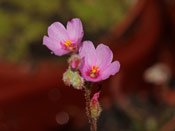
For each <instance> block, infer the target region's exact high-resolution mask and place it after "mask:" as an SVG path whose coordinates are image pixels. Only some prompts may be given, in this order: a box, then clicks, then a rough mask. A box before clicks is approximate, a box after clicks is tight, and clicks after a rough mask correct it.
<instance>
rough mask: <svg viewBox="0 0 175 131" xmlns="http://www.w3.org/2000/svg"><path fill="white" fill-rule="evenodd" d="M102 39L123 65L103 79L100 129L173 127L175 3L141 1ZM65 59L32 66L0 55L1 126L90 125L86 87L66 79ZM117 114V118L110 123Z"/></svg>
mask: <svg viewBox="0 0 175 131" xmlns="http://www.w3.org/2000/svg"><path fill="white" fill-rule="evenodd" d="M100 42H102V43H105V44H108V45H109V46H110V48H111V49H112V50H113V52H114V59H115V60H119V61H120V64H121V70H120V72H119V73H118V74H117V75H116V76H114V77H111V78H110V79H108V80H106V81H104V82H102V83H101V84H102V94H101V96H100V102H101V104H102V107H103V108H104V113H103V112H102V116H101V118H99V124H98V126H99V130H101V131H103V130H106V131H116V130H119V131H137V130H138V131H143V130H144V131H152V130H153V129H157V130H162V131H170V130H171V129H173V126H174V127H175V121H173V117H172V116H173V115H171V112H172V110H173V106H174V104H175V88H174V80H175V79H174V77H175V68H174V64H175V62H174V60H175V51H174V50H175V2H174V1H173V0H138V1H137V2H136V4H135V5H133V6H132V7H131V8H130V9H129V10H128V11H127V14H126V15H125V16H124V17H123V19H122V20H120V22H119V23H117V24H116V25H115V26H114V27H113V28H112V30H111V31H110V32H108V33H107V34H105V35H103V36H100V37H98V38H97V41H96V44H98V43H100ZM41 44H42V42H41ZM35 50H37V49H35ZM66 64H67V63H66V60H65V61H64V62H63V61H62V62H61V63H60V62H59V59H58V60H57V61H54V60H49V59H48V58H46V59H42V60H41V61H40V62H39V63H37V64H36V65H35V66H34V67H33V66H31V65H30V64H29V63H14V62H10V61H8V60H5V59H3V58H2V57H0V131H24V130H25V131H31V130H32V131H56V130H57V131H59V130H60V131H64V130H65V131H78V130H80V131H86V130H88V125H87V119H86V114H85V110H84V109H85V104H84V102H85V100H84V95H83V93H84V92H83V91H77V90H74V89H73V88H71V87H66V86H65V85H64V83H63V82H62V74H63V72H64V71H65V70H66V68H67V67H66V66H65V65H66ZM150 68H151V69H152V70H151V71H148V70H150ZM162 68H163V69H162ZM157 70H158V71H157ZM162 70H163V73H162V74H159V71H160V72H161V71H162ZM156 71H157V72H158V73H157V72H156ZM146 72H148V73H146ZM153 72H156V73H155V75H150V74H151V73H153ZM159 76H163V78H161V80H159ZM166 76H167V77H166ZM157 77H158V78H157ZM154 78H155V79H154ZM156 78H157V79H158V80H157V79H156ZM96 87H97V85H94V87H93V89H94V91H96ZM113 113H116V120H111V125H110V124H105V122H106V121H105V119H107V120H108V119H109V117H110V115H113ZM167 114H168V115H167ZM110 118H111V117H110ZM120 118H121V119H120ZM112 119H115V117H114V118H113V117H112ZM174 119H175V118H174ZM138 121H140V122H143V123H144V125H143V126H141V127H137V125H139V124H135V122H138ZM138 123H139V122H138ZM155 123H156V124H155ZM116 125H120V126H116ZM121 125H123V126H121ZM126 125H127V126H126ZM155 125H156V126H155ZM112 126H114V127H113V128H111V127H112ZM152 126H153V128H151V127H152ZM103 127H104V128H103ZM149 127H150V128H149ZM141 129H143V130H141Z"/></svg>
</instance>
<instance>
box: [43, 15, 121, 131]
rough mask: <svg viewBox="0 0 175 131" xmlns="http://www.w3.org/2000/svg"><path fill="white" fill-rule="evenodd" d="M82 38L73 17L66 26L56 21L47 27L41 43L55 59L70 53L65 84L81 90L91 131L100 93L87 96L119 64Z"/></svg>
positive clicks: (94, 127) (101, 46) (109, 53)
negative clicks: (94, 85)
mask: <svg viewBox="0 0 175 131" xmlns="http://www.w3.org/2000/svg"><path fill="white" fill-rule="evenodd" d="M83 36H84V31H83V26H82V22H81V20H80V19H78V18H74V19H72V20H71V21H68V22H67V25H66V27H64V25H62V24H61V23H60V22H54V23H53V24H51V25H50V26H49V27H48V36H44V38H43V44H44V45H45V46H46V47H47V48H49V49H50V50H51V52H52V53H53V54H54V55H56V56H63V55H65V54H70V58H69V59H68V64H69V67H68V69H67V70H66V71H65V73H64V74H63V81H64V83H65V85H67V86H72V87H73V88H75V89H78V90H84V91H85V100H86V114H87V117H88V120H89V124H90V127H91V128H90V129H91V131H96V130H97V120H98V117H99V115H100V113H101V111H102V108H101V106H100V103H99V101H98V98H99V95H100V92H101V91H100V90H98V92H96V93H95V94H93V97H92V98H90V95H91V86H92V84H94V83H97V82H100V81H102V80H105V79H108V78H109V77H110V76H111V75H115V74H116V73H117V72H118V71H119V69H120V63H119V62H118V61H114V62H112V60H113V53H112V51H111V49H110V48H109V47H108V46H106V45H104V44H99V45H98V46H97V47H96V48H95V47H94V44H93V42H91V41H89V40H87V41H83V42H82V38H83Z"/></svg>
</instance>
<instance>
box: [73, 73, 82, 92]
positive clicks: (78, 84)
mask: <svg viewBox="0 0 175 131" xmlns="http://www.w3.org/2000/svg"><path fill="white" fill-rule="evenodd" d="M83 85H84V79H83V78H82V77H81V76H80V74H79V73H78V72H77V71H76V72H74V78H73V81H72V86H73V87H74V88H75V89H78V90H80V89H82V88H83Z"/></svg>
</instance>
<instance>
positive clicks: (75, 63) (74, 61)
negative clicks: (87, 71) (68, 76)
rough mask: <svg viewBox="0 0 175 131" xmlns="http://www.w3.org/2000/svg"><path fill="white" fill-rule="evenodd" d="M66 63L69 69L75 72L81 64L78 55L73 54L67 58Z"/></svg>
mask: <svg viewBox="0 0 175 131" xmlns="http://www.w3.org/2000/svg"><path fill="white" fill-rule="evenodd" d="M68 63H69V66H70V67H71V69H73V70H77V69H79V67H80V64H81V58H80V56H79V55H77V54H74V55H72V56H71V57H70V58H69V60H68Z"/></svg>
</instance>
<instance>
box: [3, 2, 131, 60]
mask: <svg viewBox="0 0 175 131" xmlns="http://www.w3.org/2000/svg"><path fill="white" fill-rule="evenodd" d="M128 7H129V2H128V0H1V1H0V39H1V43H0V58H3V59H8V60H12V61H21V60H26V59H27V58H31V56H35V55H36V54H35V53H34V51H33V50H31V49H30V47H31V45H39V46H42V38H43V35H44V34H47V27H48V26H49V25H50V24H51V23H53V22H54V21H61V22H63V23H64V24H66V21H68V20H70V19H72V18H73V17H79V18H80V19H81V20H82V21H83V25H84V29H85V34H86V35H87V36H95V37H96V36H98V34H102V33H103V32H104V31H108V30H109V29H110V28H111V27H112V26H113V25H114V24H115V23H116V22H118V21H119V20H120V19H121V18H122V16H123V15H124V14H125V13H126V11H127V9H128ZM102 31H103V32H102ZM35 50H37V49H35ZM38 51H39V49H38ZM33 54H34V55H33ZM37 55H41V56H42V55H43V54H40V53H37Z"/></svg>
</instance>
